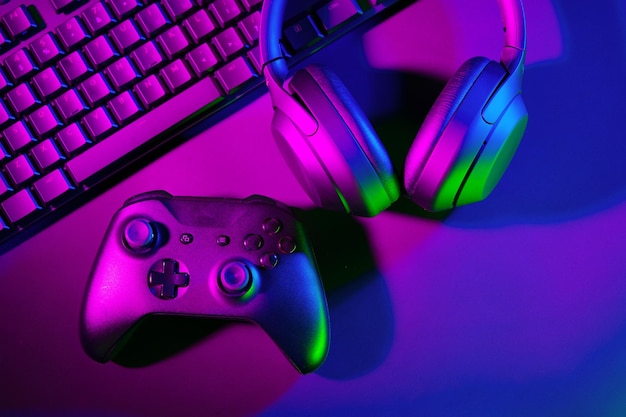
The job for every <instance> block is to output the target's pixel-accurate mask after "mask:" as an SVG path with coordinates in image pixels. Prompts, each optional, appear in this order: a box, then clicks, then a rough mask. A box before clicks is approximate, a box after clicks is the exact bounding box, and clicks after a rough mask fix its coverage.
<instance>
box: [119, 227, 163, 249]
mask: <svg viewBox="0 0 626 417" xmlns="http://www.w3.org/2000/svg"><path fill="white" fill-rule="evenodd" d="M124 242H125V243H126V246H128V247H129V248H130V249H132V250H134V251H142V250H146V249H149V248H151V247H152V246H153V245H154V243H155V242H156V229H155V227H154V226H153V224H152V223H151V222H150V221H149V220H146V219H133V220H131V221H129V222H128V223H127V224H126V227H125V228H124Z"/></svg>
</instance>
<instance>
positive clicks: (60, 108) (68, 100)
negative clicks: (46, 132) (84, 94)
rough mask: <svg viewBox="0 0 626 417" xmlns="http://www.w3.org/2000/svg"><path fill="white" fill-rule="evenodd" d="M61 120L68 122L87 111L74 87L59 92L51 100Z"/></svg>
mask: <svg viewBox="0 0 626 417" xmlns="http://www.w3.org/2000/svg"><path fill="white" fill-rule="evenodd" d="M52 104H53V106H54V108H55V109H56V111H57V112H58V114H59V116H60V117H61V120H63V122H64V123H68V122H70V121H72V120H74V119H76V118H78V117H79V116H80V115H81V114H83V113H84V112H85V111H87V106H86V105H85V103H83V100H82V99H81V98H80V96H79V95H78V93H77V92H76V90H75V89H71V90H68V91H66V92H65V93H63V94H61V95H60V96H59V97H57V98H55V99H54V100H53V101H52Z"/></svg>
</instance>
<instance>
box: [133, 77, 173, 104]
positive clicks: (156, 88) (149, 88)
mask: <svg viewBox="0 0 626 417" xmlns="http://www.w3.org/2000/svg"><path fill="white" fill-rule="evenodd" d="M133 92H134V93H135V95H136V96H137V97H138V98H139V100H140V101H141V104H143V106H144V107H145V108H147V109H149V108H152V107H155V106H157V105H158V104H160V103H161V102H162V101H163V100H165V98H166V97H167V93H166V91H165V89H164V88H163V86H162V85H161V83H160V82H159V78H158V77H157V76H155V75H150V76H149V77H148V78H146V79H145V80H141V81H140V82H139V83H137V85H135V87H133Z"/></svg>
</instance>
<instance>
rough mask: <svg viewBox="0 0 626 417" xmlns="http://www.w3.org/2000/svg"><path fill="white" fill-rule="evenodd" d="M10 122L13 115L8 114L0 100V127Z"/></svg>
mask: <svg viewBox="0 0 626 417" xmlns="http://www.w3.org/2000/svg"><path fill="white" fill-rule="evenodd" d="M11 121H13V115H12V114H11V113H9V110H7V108H6V106H5V105H4V102H3V101H2V100H0V127H3V126H5V125H6V124H8V123H9V122H11Z"/></svg>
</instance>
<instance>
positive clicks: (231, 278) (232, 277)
mask: <svg viewBox="0 0 626 417" xmlns="http://www.w3.org/2000/svg"><path fill="white" fill-rule="evenodd" d="M219 283H220V288H221V289H222V290H223V291H224V292H225V293H226V294H227V295H230V296H232V297H240V296H242V295H244V294H245V293H246V292H247V291H248V290H249V289H250V287H251V286H252V274H251V272H250V269H248V266H247V265H246V264H245V263H243V262H241V261H231V262H228V263H227V264H226V265H224V267H223V268H222V269H221V271H220V274H219Z"/></svg>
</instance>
